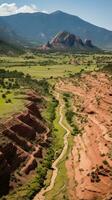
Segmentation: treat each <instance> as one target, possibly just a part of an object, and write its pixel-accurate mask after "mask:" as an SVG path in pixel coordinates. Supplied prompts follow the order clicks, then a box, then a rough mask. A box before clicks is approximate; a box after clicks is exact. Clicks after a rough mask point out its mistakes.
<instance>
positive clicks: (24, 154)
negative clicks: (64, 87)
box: [0, 92, 49, 196]
mask: <svg viewBox="0 0 112 200" xmlns="http://www.w3.org/2000/svg"><path fill="white" fill-rule="evenodd" d="M27 99H28V101H29V103H28V104H27V105H26V108H25V109H24V111H23V112H21V113H20V114H18V115H16V114H15V115H13V116H12V117H11V118H9V119H7V121H5V122H4V123H1V124H0V196H2V195H4V194H8V192H10V191H12V190H14V189H15V188H16V187H18V186H21V185H22V184H23V183H25V182H26V181H27V180H28V179H29V178H30V177H31V176H33V175H34V173H35V171H34V169H35V168H36V167H37V166H38V164H39V162H41V161H42V159H43V156H44V155H45V154H46V148H47V147H48V145H49V142H48V136H49V129H48V128H47V126H46V123H45V121H44V120H43V118H42V116H41V110H42V103H41V98H40V97H39V96H38V95H37V94H36V93H35V92H29V93H28V94H27Z"/></svg>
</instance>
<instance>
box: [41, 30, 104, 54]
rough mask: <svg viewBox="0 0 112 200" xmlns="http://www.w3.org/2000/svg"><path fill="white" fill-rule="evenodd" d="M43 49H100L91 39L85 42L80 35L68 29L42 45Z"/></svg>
mask: <svg viewBox="0 0 112 200" xmlns="http://www.w3.org/2000/svg"><path fill="white" fill-rule="evenodd" d="M42 49H43V50H53V49H54V50H64V51H66V50H73V51H74V50H75V51H98V50H100V49H98V48H97V47H96V46H94V45H93V44H92V41H91V40H87V39H86V40H85V41H84V42H83V41H82V39H81V38H80V37H79V36H76V35H74V34H71V33H69V32H67V31H63V32H60V33H58V34H57V35H56V36H55V37H54V38H53V39H52V40H51V41H50V42H47V44H46V45H43V46H42Z"/></svg>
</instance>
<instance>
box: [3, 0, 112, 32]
mask: <svg viewBox="0 0 112 200" xmlns="http://www.w3.org/2000/svg"><path fill="white" fill-rule="evenodd" d="M4 3H8V4H12V7H14V6H15V7H14V9H15V10H17V12H21V11H22V12H26V10H28V11H29V12H33V10H34V11H35V12H36V11H45V12H53V11H55V10H62V11H65V12H68V13H71V14H74V15H77V16H79V17H81V18H83V19H85V20H86V21H88V22H91V23H93V24H96V25H98V26H102V27H105V28H107V29H110V30H112V0H16V1H14V0H0V15H6V9H5V6H3V4H4ZM14 3H15V5H14ZM23 6H24V7H23ZM7 10H8V12H9V8H8V9H7ZM12 10H13V9H12V8H11V6H10V14H11V12H12V14H13V11H12ZM4 13H5V14H4Z"/></svg>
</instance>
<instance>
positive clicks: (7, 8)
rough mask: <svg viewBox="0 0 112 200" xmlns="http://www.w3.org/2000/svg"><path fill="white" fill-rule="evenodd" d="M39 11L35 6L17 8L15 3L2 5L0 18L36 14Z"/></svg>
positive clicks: (0, 5)
mask: <svg viewBox="0 0 112 200" xmlns="http://www.w3.org/2000/svg"><path fill="white" fill-rule="evenodd" d="M38 11H39V9H38V8H37V6H36V5H32V4H31V5H24V6H21V7H18V6H17V5H16V3H11V4H8V3H3V4H0V16H8V15H13V14H17V13H34V12H38Z"/></svg>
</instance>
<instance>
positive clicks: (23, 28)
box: [0, 11, 112, 49]
mask: <svg viewBox="0 0 112 200" xmlns="http://www.w3.org/2000/svg"><path fill="white" fill-rule="evenodd" d="M1 19H3V20H5V22H6V23H8V24H9V26H11V27H12V29H13V30H14V31H15V33H16V34H17V35H19V36H21V37H23V38H25V39H28V40H29V41H30V42H34V43H37V42H38V43H46V42H47V41H48V40H51V39H52V37H54V36H55V35H56V34H57V33H58V32H61V31H65V30H66V31H68V32H71V33H73V34H75V35H79V36H80V37H81V38H82V39H83V40H85V39H86V38H88V39H90V40H92V41H93V43H94V44H95V45H96V46H98V47H102V48H105V49H111V48H112V31H109V30H106V29H104V28H100V27H98V26H95V25H92V24H90V23H88V22H86V21H84V20H82V19H81V18H79V17H77V16H73V15H70V14H67V13H64V12H61V11H56V12H53V13H51V14H46V13H40V12H38V13H33V14H29V13H26V14H16V15H12V16H7V17H0V20H1Z"/></svg>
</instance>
